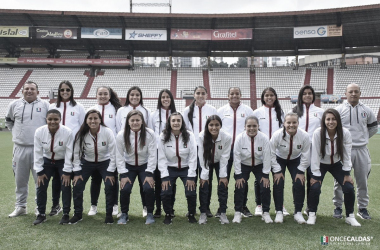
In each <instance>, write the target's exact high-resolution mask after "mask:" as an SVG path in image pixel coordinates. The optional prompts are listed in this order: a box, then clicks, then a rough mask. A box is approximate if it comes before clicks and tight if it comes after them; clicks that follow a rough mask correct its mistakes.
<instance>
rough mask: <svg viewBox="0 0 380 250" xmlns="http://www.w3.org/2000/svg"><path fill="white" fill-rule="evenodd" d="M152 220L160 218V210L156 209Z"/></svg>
mask: <svg viewBox="0 0 380 250" xmlns="http://www.w3.org/2000/svg"><path fill="white" fill-rule="evenodd" d="M153 217H154V218H161V209H158V208H157V209H156V212H155V213H154V215H153Z"/></svg>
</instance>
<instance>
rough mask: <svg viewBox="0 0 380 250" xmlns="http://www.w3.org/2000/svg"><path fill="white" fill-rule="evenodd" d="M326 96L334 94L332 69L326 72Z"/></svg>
mask: <svg viewBox="0 0 380 250" xmlns="http://www.w3.org/2000/svg"><path fill="white" fill-rule="evenodd" d="M326 92H327V93H326V94H328V95H332V94H334V68H329V69H328V70H327V90H326Z"/></svg>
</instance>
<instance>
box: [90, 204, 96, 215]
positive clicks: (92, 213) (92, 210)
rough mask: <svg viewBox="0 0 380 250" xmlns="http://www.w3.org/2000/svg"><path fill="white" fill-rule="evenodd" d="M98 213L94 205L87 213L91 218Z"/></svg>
mask: <svg viewBox="0 0 380 250" xmlns="http://www.w3.org/2000/svg"><path fill="white" fill-rule="evenodd" d="M97 213H98V207H97V206H95V205H91V207H90V211H88V216H93V215H95V214H97Z"/></svg>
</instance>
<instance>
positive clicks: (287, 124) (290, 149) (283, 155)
mask: <svg viewBox="0 0 380 250" xmlns="http://www.w3.org/2000/svg"><path fill="white" fill-rule="evenodd" d="M270 145H271V151H272V165H273V166H272V167H274V165H278V166H280V168H281V171H282V174H283V176H279V178H278V179H274V180H273V198H274V204H275V207H276V218H275V220H274V222H276V223H282V222H283V211H282V208H283V204H284V183H285V178H284V176H285V171H286V168H288V170H289V172H290V177H291V180H292V184H293V188H292V190H293V200H294V206H295V209H294V220H295V221H296V222H297V223H299V224H304V223H306V221H305V219H304V218H303V216H302V212H301V211H302V207H303V201H304V200H305V170H306V169H307V168H308V167H309V158H310V141H309V134H308V133H307V132H306V131H304V130H302V129H300V128H298V115H297V114H296V113H288V114H287V115H286V116H285V121H284V127H283V129H280V130H277V131H276V132H274V134H273V136H272V138H271V140H270Z"/></svg>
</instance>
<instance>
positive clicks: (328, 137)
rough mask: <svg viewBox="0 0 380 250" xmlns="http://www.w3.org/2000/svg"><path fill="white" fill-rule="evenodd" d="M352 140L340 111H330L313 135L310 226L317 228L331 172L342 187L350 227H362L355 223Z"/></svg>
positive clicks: (323, 117) (347, 221)
mask: <svg viewBox="0 0 380 250" xmlns="http://www.w3.org/2000/svg"><path fill="white" fill-rule="evenodd" d="M351 148H352V139H351V134H350V131H349V130H348V129H346V128H343V127H342V121H341V118H340V115H339V113H338V111H336V110H335V109H327V110H326V111H325V112H324V113H323V116H322V121H321V127H320V128H317V129H316V130H315V132H314V134H313V141H312V154H311V155H312V156H311V172H312V177H311V179H310V184H311V187H310V200H309V201H310V204H309V206H310V207H309V209H310V212H309V219H308V220H307V224H310V225H314V224H315V221H316V220H317V216H316V212H317V208H318V204H319V196H320V194H321V186H322V182H323V179H324V177H325V174H326V172H330V173H331V174H332V176H334V178H335V180H336V181H337V182H338V183H339V184H340V185H341V186H342V189H343V193H344V206H345V208H346V216H347V217H346V223H348V224H350V225H351V226H356V227H360V226H361V225H360V223H359V222H358V221H357V220H356V219H355V215H354V203H355V191H354V185H353V184H354V182H353V180H352V177H351V176H350V171H351V168H352V164H351Z"/></svg>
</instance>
